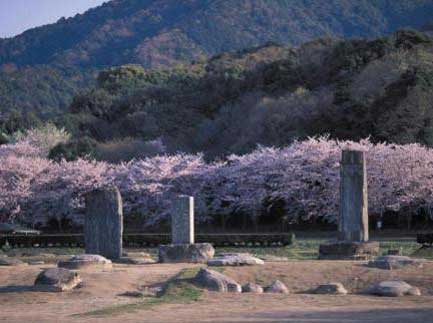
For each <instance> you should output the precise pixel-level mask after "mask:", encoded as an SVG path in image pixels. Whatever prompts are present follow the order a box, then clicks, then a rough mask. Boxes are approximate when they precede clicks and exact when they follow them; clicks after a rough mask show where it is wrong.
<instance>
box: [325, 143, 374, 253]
mask: <svg viewBox="0 0 433 323" xmlns="http://www.w3.org/2000/svg"><path fill="white" fill-rule="evenodd" d="M378 253H379V243H377V242H369V237H368V192H367V163H366V158H365V152H363V151H357V150H344V151H343V152H342V158H341V168H340V212H339V223H338V241H336V242H330V243H326V244H322V245H320V249H319V257H320V258H321V259H359V260H364V259H369V258H371V257H372V256H375V255H377V254H378Z"/></svg>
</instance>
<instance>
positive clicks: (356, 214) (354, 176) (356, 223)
mask: <svg viewBox="0 0 433 323" xmlns="http://www.w3.org/2000/svg"><path fill="white" fill-rule="evenodd" d="M340 174H341V183H340V219H339V225H338V240H340V241H356V242H367V241H368V193H367V168H366V160H365V153H364V152H363V151H356V150H344V151H343V153H342V159H341V171H340Z"/></svg>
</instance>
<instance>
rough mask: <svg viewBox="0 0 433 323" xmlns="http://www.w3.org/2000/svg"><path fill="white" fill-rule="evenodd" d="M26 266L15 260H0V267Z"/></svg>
mask: <svg viewBox="0 0 433 323" xmlns="http://www.w3.org/2000/svg"><path fill="white" fill-rule="evenodd" d="M12 266H27V263H25V262H23V261H21V260H19V259H16V258H6V257H5V258H3V257H2V258H0V267H12Z"/></svg>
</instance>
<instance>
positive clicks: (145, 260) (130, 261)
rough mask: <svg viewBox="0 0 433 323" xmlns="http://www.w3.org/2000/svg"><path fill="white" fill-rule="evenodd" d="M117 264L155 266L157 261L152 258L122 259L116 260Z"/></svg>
mask: <svg viewBox="0 0 433 323" xmlns="http://www.w3.org/2000/svg"><path fill="white" fill-rule="evenodd" d="M115 262H116V263H119V264H125V265H150V264H155V263H156V260H154V259H151V258H135V257H121V258H119V259H116V260H115Z"/></svg>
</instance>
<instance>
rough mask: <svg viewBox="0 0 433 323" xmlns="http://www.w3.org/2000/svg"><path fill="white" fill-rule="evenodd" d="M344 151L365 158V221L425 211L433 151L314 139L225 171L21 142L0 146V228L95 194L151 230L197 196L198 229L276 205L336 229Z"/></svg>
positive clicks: (233, 162) (236, 159)
mask: <svg viewBox="0 0 433 323" xmlns="http://www.w3.org/2000/svg"><path fill="white" fill-rule="evenodd" d="M344 148H354V149H362V150H365V151H367V152H368V155H367V156H368V157H367V162H368V181H369V202H370V203H369V207H370V213H371V214H373V213H374V214H379V213H381V212H383V211H384V210H386V209H387V208H392V209H394V210H399V209H401V208H402V207H411V208H414V209H416V208H418V207H430V206H433V194H432V190H433V150H431V149H428V148H425V147H422V146H420V145H417V144H412V145H404V146H399V145H390V144H376V145H374V144H372V143H371V142H369V141H368V140H364V141H361V142H358V143H355V142H348V141H334V140H329V139H327V138H315V139H309V140H306V141H302V142H295V143H293V144H292V145H290V146H288V147H286V148H283V149H276V148H258V149H257V150H256V151H255V152H253V153H251V154H247V155H243V156H230V157H229V158H228V159H227V160H226V161H224V162H214V163H206V162H205V161H204V159H203V158H202V156H200V155H186V154H179V155H174V156H157V157H153V158H148V159H143V160H134V161H131V162H129V163H124V164H120V165H113V164H108V163H103V162H96V161H89V160H78V161H75V162H66V161H64V162H60V163H56V162H53V161H50V160H48V159H47V158H46V149H45V148H44V147H42V148H41V147H38V143H37V141H35V140H33V139H32V134H31V133H30V134H29V135H28V136H27V137H25V138H22V139H21V140H20V141H18V142H16V143H14V144H10V145H3V146H0V217H1V219H0V220H18V221H22V222H25V223H27V224H30V225H40V224H42V225H43V224H46V223H47V221H49V220H50V219H53V218H54V219H57V220H61V219H63V218H66V219H70V220H72V222H73V223H75V224H81V223H82V221H83V208H84V205H83V194H84V193H85V192H87V191H89V190H92V189H94V188H96V187H100V186H104V185H109V184H115V185H117V186H118V187H119V189H120V191H121V193H122V196H123V199H124V205H125V214H126V216H131V215H134V216H140V217H141V218H142V219H143V223H145V224H147V225H154V224H158V222H159V221H161V220H164V219H166V218H167V217H168V216H169V213H170V204H171V201H172V200H173V197H174V196H176V195H177V194H189V195H194V196H195V197H196V204H197V209H196V214H197V216H198V218H199V220H200V221H203V222H205V221H210V220H212V218H213V217H215V216H219V215H227V216H237V215H239V214H248V215H249V216H251V217H257V216H259V215H261V214H263V213H266V212H268V211H269V210H271V209H272V206H273V205H275V204H276V203H278V205H280V206H281V205H283V206H282V207H283V208H284V212H285V214H286V216H287V219H288V220H290V221H292V222H299V221H300V220H305V221H308V220H311V219H322V220H325V221H327V222H335V221H336V220H337V216H338V203H339V196H338V194H339V176H340V175H339V162H340V156H341V150H342V149H344Z"/></svg>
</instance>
